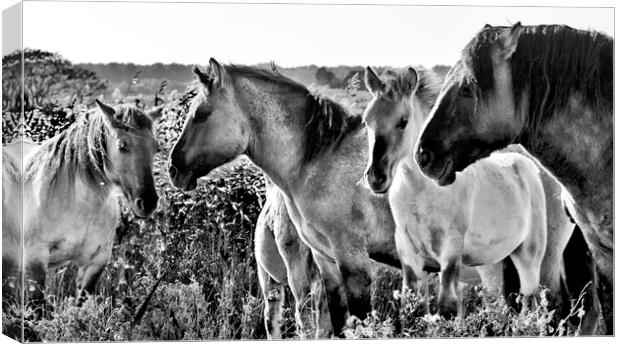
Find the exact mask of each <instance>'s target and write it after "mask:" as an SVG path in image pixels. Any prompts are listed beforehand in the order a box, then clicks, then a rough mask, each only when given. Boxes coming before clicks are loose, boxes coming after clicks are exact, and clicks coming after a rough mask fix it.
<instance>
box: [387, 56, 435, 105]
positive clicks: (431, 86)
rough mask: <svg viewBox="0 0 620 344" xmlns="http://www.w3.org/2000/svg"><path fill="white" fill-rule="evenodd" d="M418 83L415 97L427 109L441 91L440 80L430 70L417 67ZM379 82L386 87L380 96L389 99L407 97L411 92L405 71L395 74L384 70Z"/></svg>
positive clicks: (407, 74) (389, 70)
mask: <svg viewBox="0 0 620 344" xmlns="http://www.w3.org/2000/svg"><path fill="white" fill-rule="evenodd" d="M415 69H416V71H417V72H418V83H417V89H416V93H415V94H416V97H417V98H418V100H420V102H422V105H424V106H426V107H428V108H429V109H430V108H432V107H433V105H434V104H435V100H437V96H438V95H439V91H440V90H441V80H439V77H438V76H437V74H435V73H434V72H433V71H432V70H429V69H426V68H424V67H421V66H417V67H416V68H415ZM381 80H382V81H383V82H384V83H385V85H386V86H387V87H386V89H385V91H384V92H383V94H382V95H384V96H385V97H388V98H391V99H397V98H402V97H408V96H409V95H410V94H411V92H412V91H413V90H412V89H411V83H410V82H409V73H408V72H407V71H403V72H397V71H393V70H391V69H386V70H385V71H384V72H383V74H381Z"/></svg>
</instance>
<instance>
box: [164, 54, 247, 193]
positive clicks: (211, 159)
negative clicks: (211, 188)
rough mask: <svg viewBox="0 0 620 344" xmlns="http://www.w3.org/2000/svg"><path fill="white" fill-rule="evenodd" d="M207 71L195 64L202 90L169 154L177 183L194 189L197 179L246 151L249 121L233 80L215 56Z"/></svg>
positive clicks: (175, 184)
mask: <svg viewBox="0 0 620 344" xmlns="http://www.w3.org/2000/svg"><path fill="white" fill-rule="evenodd" d="M209 64H210V66H209V67H210V68H209V71H208V72H206V73H205V72H203V71H201V70H200V69H198V68H197V67H194V73H195V74H196V75H197V76H198V79H199V81H200V84H201V90H200V92H199V94H198V95H197V96H196V98H195V99H194V100H193V103H192V105H191V107H190V110H189V113H188V115H187V118H186V120H185V126H184V128H183V132H182V133H181V136H180V137H179V139H178V140H177V142H176V144H175V145H174V148H173V150H172V153H171V154H170V169H169V174H170V179H171V180H172V183H173V184H174V186H176V187H178V188H182V189H184V190H192V189H194V188H195V187H196V185H197V180H198V178H200V177H202V176H205V175H207V174H208V173H209V172H211V170H213V169H214V168H216V167H218V166H220V165H222V164H224V163H227V162H229V161H231V160H233V159H234V158H236V157H237V156H239V155H240V154H241V153H243V152H244V151H245V150H246V148H247V146H248V140H249V131H250V130H249V129H250V123H249V122H248V120H247V118H246V117H245V116H243V112H242V110H241V109H240V107H239V105H238V104H237V103H236V101H235V92H234V88H233V85H232V82H233V81H232V79H231V77H230V76H229V74H228V73H227V72H226V69H225V68H224V67H223V66H221V65H220V64H219V63H218V62H217V61H216V60H215V59H211V60H210V61H209Z"/></svg>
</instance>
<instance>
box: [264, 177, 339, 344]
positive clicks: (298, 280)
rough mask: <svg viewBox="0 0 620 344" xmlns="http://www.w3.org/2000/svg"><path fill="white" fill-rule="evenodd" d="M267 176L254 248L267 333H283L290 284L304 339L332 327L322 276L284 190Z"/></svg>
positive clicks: (274, 336) (272, 336)
mask: <svg viewBox="0 0 620 344" xmlns="http://www.w3.org/2000/svg"><path fill="white" fill-rule="evenodd" d="M266 179H267V181H266V192H265V194H266V196H265V198H266V199H265V205H264V206H263V209H262V211H261V213H260V215H259V217H258V221H257V223H256V232H255V236H254V244H255V246H254V247H255V248H254V249H255V256H256V263H257V264H256V265H257V269H258V279H259V282H260V285H261V289H262V290H263V298H264V300H265V328H266V329H267V337H268V338H269V339H280V338H281V337H282V335H281V332H280V327H281V325H282V324H281V321H282V315H281V314H282V303H283V302H284V285H288V286H289V287H290V288H291V292H292V294H293V297H294V298H295V321H296V325H297V333H298V334H299V336H300V338H302V339H305V338H307V337H308V335H309V334H310V332H311V331H312V330H316V331H317V332H318V331H329V328H330V327H331V323H330V318H329V312H328V310H327V302H326V300H325V294H324V288H323V280H322V279H321V275H320V272H319V270H318V267H317V266H316V264H315V263H314V259H313V258H312V252H311V251H310V248H309V247H308V246H306V244H304V243H303V242H302V241H301V239H300V238H299V235H297V230H296V229H295V225H293V222H292V221H291V219H290V218H289V216H288V212H287V210H286V205H285V204H284V197H283V196H282V192H281V191H280V190H279V189H278V187H277V186H275V185H274V184H273V183H271V182H270V181H269V179H268V178H266ZM314 314H316V316H315V315H314ZM323 335H325V333H324V334H320V333H319V336H323Z"/></svg>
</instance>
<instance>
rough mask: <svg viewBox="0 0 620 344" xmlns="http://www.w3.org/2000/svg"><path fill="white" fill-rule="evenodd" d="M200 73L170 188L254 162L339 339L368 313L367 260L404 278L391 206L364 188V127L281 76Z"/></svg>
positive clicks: (215, 67) (213, 69)
mask: <svg viewBox="0 0 620 344" xmlns="http://www.w3.org/2000/svg"><path fill="white" fill-rule="evenodd" d="M194 73H195V74H196V75H197V76H198V80H199V81H200V84H201V87H200V92H199V94H198V95H197V96H196V97H195V99H194V100H193V103H192V105H191V107H190V110H189V112H188V115H187V118H186V120H185V125H184V128H183V131H182V133H181V135H180V136H179V138H178V140H177V142H176V143H175V146H174V148H173V150H172V152H171V154H170V167H169V175H170V178H171V181H172V183H173V185H174V186H176V187H178V188H182V189H184V190H191V189H194V188H195V187H196V180H197V179H198V178H199V177H200V176H204V175H206V174H208V173H209V172H210V171H211V170H213V169H215V168H217V167H218V166H220V165H222V164H224V163H226V162H228V161H231V160H232V159H234V158H235V157H237V156H239V155H241V154H245V155H247V156H248V157H249V158H250V160H251V161H252V162H253V163H254V164H255V165H257V166H258V167H259V168H260V169H261V170H262V171H263V172H264V173H265V174H266V175H267V176H268V177H269V179H270V180H271V181H272V182H273V183H274V184H275V185H276V186H277V187H278V188H279V189H280V190H281V192H282V196H283V198H284V202H285V204H286V209H287V212H288V214H289V216H290V218H291V220H292V222H293V224H294V225H295V228H296V229H297V234H298V235H299V237H300V238H301V240H302V241H303V243H305V244H306V245H308V246H309V247H310V249H311V251H312V255H313V257H314V260H315V262H316V264H317V266H318V267H319V271H320V272H321V276H322V278H323V281H324V284H325V291H326V295H327V300H328V309H329V314H330V319H331V324H332V326H331V327H332V329H333V332H334V334H336V335H339V336H341V335H342V332H341V330H342V329H343V327H344V325H345V322H346V320H347V319H348V316H349V314H351V315H355V316H357V317H358V318H365V317H366V315H367V313H368V312H370V311H371V305H370V283H371V278H372V276H371V264H370V259H373V260H375V261H378V262H381V263H384V264H387V265H391V266H394V267H397V268H400V261H399V258H398V253H397V252H396V244H395V242H394V222H393V219H392V214H391V212H390V208H389V204H388V202H387V199H385V198H381V197H376V196H374V195H373V194H372V192H370V190H368V189H366V188H365V187H364V186H363V184H362V183H361V182H360V181H361V179H362V173H363V169H364V163H365V156H366V154H367V153H366V149H367V148H366V143H365V140H364V138H363V137H362V136H360V135H359V132H360V131H361V129H362V128H363V125H362V123H361V119H360V118H359V117H358V116H350V115H349V114H348V113H347V112H346V110H345V109H344V108H343V107H342V106H340V105H339V104H337V103H336V102H334V101H332V100H329V99H327V98H324V97H320V96H317V95H315V94H312V93H311V92H310V91H309V90H308V89H307V88H306V87H304V86H303V85H301V84H299V83H297V82H295V81H293V80H291V79H289V78H287V77H284V76H282V75H280V74H279V73H277V72H276V71H267V70H261V69H257V68H252V67H246V66H238V65H227V66H222V65H220V64H219V63H218V62H217V61H216V60H215V59H211V60H210V61H209V70H208V71H207V72H203V71H201V70H200V69H199V68H197V67H195V68H194ZM427 268H429V269H436V267H434V266H432V265H430V266H428V267H427ZM330 334H331V333H330Z"/></svg>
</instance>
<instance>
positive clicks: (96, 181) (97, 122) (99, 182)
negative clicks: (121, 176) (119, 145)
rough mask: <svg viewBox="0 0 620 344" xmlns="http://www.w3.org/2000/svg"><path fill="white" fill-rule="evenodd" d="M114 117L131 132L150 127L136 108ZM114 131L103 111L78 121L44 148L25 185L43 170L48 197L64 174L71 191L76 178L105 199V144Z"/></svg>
mask: <svg viewBox="0 0 620 344" xmlns="http://www.w3.org/2000/svg"><path fill="white" fill-rule="evenodd" d="M115 113H116V118H117V120H118V121H119V122H121V123H122V124H123V125H125V126H126V127H128V128H136V129H140V128H144V127H145V126H147V125H148V126H150V124H151V120H150V118H148V116H146V115H145V114H144V113H143V112H142V111H141V110H139V109H138V108H137V107H135V106H133V105H118V106H115ZM111 131H112V129H111V128H110V124H109V123H107V120H106V119H105V118H104V116H103V115H102V114H101V113H100V111H95V112H89V113H85V114H84V115H82V116H80V117H78V119H77V121H76V122H75V123H73V124H72V125H71V126H69V128H67V129H66V130H65V131H63V132H62V133H60V134H58V135H56V136H54V137H53V138H51V139H49V140H47V141H46V142H44V143H43V144H42V146H41V148H40V149H39V150H38V151H37V152H36V153H35V155H34V156H33V157H32V159H31V160H30V161H29V162H28V164H27V165H26V166H25V173H24V181H26V182H27V181H29V180H32V179H33V178H35V177H36V176H37V174H38V172H39V171H41V170H44V171H46V173H44V174H43V178H44V180H43V187H44V188H47V191H48V194H49V193H50V191H53V190H54V189H55V188H56V186H57V185H58V183H59V182H60V178H59V177H60V176H61V172H62V171H63V170H64V171H66V173H67V175H66V177H67V179H66V182H67V185H68V186H69V188H70V190H72V188H73V186H74V184H75V183H74V182H73V181H74V180H75V178H76V177H80V178H81V179H82V180H83V181H84V182H85V183H86V185H87V186H89V188H91V189H92V190H93V191H95V192H97V194H99V195H105V194H106V193H107V192H108V191H109V188H110V186H111V183H110V179H109V178H108V177H107V175H106V173H105V166H106V165H107V164H108V163H109V160H108V157H107V152H106V142H107V140H108V138H109V137H110V135H111ZM44 190H45V189H44Z"/></svg>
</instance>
